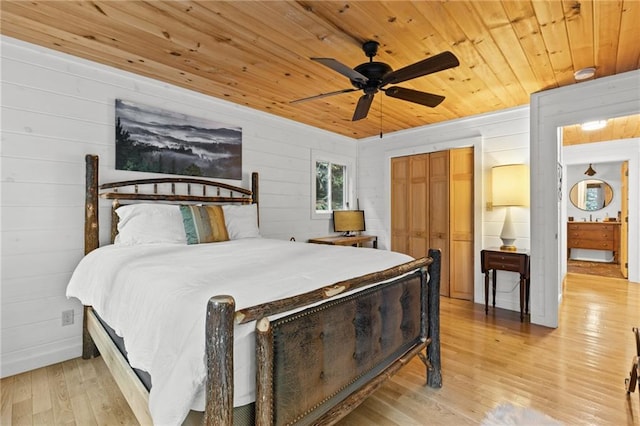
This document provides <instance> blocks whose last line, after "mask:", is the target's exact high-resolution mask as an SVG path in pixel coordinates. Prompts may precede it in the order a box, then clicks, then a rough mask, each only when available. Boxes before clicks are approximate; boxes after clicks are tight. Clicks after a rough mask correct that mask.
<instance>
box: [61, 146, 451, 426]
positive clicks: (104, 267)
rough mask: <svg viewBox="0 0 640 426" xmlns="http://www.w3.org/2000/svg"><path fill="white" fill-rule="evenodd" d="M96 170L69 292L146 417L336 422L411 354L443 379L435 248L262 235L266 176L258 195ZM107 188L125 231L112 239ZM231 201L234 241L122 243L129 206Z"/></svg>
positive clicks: (227, 206) (89, 345)
mask: <svg viewBox="0 0 640 426" xmlns="http://www.w3.org/2000/svg"><path fill="white" fill-rule="evenodd" d="M86 164H87V173H86V177H87V184H86V208H85V255H86V256H85V258H84V259H83V260H82V262H81V263H80V265H78V268H77V269H76V271H75V272H74V276H73V277H72V280H71V282H70V284H69V287H68V289H67V295H68V296H70V297H77V298H78V299H80V300H81V302H82V303H83V304H84V305H85V307H84V325H83V357H84V358H90V357H93V356H97V355H99V354H100V355H102V356H103V358H104V360H105V363H106V364H107V366H108V367H109V369H110V371H111V372H112V374H113V376H114V379H115V380H116V382H117V383H118V385H119V387H120V388H121V390H122V392H123V394H124V396H125V398H126V399H127V401H128V403H129V404H130V406H131V408H132V411H133V412H134V414H135V415H136V417H137V419H138V420H139V421H140V423H141V424H152V423H156V424H181V423H185V424H186V423H189V422H194V423H202V424H207V425H231V424H258V425H271V424H276V425H288V424H333V423H336V422H337V421H339V420H340V419H341V418H342V417H344V416H345V415H346V414H348V413H349V412H350V411H351V410H352V409H353V408H355V407H357V406H358V405H359V404H360V403H361V402H362V401H363V400H364V398H366V397H367V396H368V395H370V394H371V393H372V392H374V391H375V390H376V389H377V388H378V387H380V386H381V385H382V384H383V383H384V381H385V380H386V379H387V378H388V377H390V376H392V375H393V374H394V373H395V372H396V371H397V370H399V369H400V368H401V367H402V366H403V365H405V364H406V363H407V362H409V361H410V360H411V359H413V358H414V357H415V356H418V357H419V358H420V359H421V360H422V362H423V363H424V365H425V373H426V383H427V384H428V385H429V386H431V387H434V388H438V387H440V386H441V385H442V376H441V367H440V341H439V296H438V295H439V276H440V270H439V268H440V252H439V251H438V250H429V253H428V256H425V257H424V258H421V259H412V258H409V257H407V256H405V255H402V254H399V253H393V252H386V251H384V250H374V249H364V248H352V247H334V246H323V245H316V244H306V243H295V242H289V241H277V240H269V239H266V238H262V237H260V236H259V235H256V229H257V224H258V218H257V215H258V213H257V212H258V208H257V207H258V203H259V197H258V176H257V174H255V173H254V174H252V179H251V181H252V185H251V189H250V190H249V189H246V188H241V187H236V186H232V185H228V184H225V183H217V182H212V181H209V180H202V179H196V178H171V177H166V178H154V179H145V180H134V181H122V182H111V183H103V184H98V180H99V179H98V157H97V156H92V155H88V156H87V157H86ZM101 198H102V199H110V200H112V202H113V204H114V208H113V209H112V214H111V241H112V242H114V241H116V242H118V238H120V242H119V243H117V244H107V245H105V246H104V247H100V243H99V240H100V232H99V229H100V227H99V218H98V211H99V199H101ZM136 203H142V204H141V205H137V204H136ZM152 203H159V206H155V205H154V206H151V207H144V206H146V205H147V204H152ZM175 204H179V206H175ZM220 204H223V206H222V207H221V208H222V209H224V212H225V213H224V220H225V227H224V228H225V230H224V231H225V232H227V230H228V233H229V235H228V236H227V237H229V238H227V239H222V240H219V242H212V243H202V244H197V243H194V244H191V243H189V244H179V243H175V242H174V241H169V242H167V241H160V242H158V241H152V242H153V243H155V244H150V243H149V241H147V240H144V238H143V240H144V241H143V244H138V242H137V241H136V242H135V244H126V243H125V241H126V239H127V238H128V237H129V236H130V234H128V233H127V232H124V231H123V230H124V229H125V227H124V226H123V223H124V222H126V220H129V218H128V217H126V216H123V213H122V211H124V210H125V208H123V207H122V206H123V205H128V207H127V208H126V209H128V210H127V211H139V210H141V209H143V207H144V209H147V208H152V209H155V208H158V209H160V208H162V209H165V207H166V209H167V211H171V215H173V214H175V210H176V208H179V209H181V211H182V215H183V216H182V217H183V218H184V217H187V216H185V214H186V213H185V212H186V211H187V210H189V211H191V210H194V211H196V210H197V211H201V209H202V208H204V207H203V206H208V205H220ZM168 205H172V206H171V207H169V206H168ZM161 206H165V207H161ZM231 206H242V207H241V208H240V207H239V208H235V207H231ZM215 208H216V209H217V207H215ZM145 212H146V210H145ZM238 212H242V213H238ZM247 212H252V214H249V215H247ZM163 214H164V213H160V214H158V213H156V211H155V210H154V215H155V216H146V221H144V224H148V223H149V222H153V221H154V220H156V219H157V217H163ZM238 215H239V216H238ZM123 217H124V218H123ZM171 220H174V219H171ZM247 220H249V221H252V222H253V223H254V224H255V229H254V228H252V227H251V226H249V230H248V231H247V230H246V229H245V228H244V226H246V224H247ZM186 223H187V222H186V220H185V224H186ZM239 224H240V225H242V226H239ZM118 225H120V226H118ZM185 226H186V225H185ZM167 228H169V227H167ZM119 230H120V231H119ZM167 232H169V231H167ZM191 237H193V235H192V234H191V233H190V229H189V228H188V227H187V228H186V238H187V239H190V238H191ZM327 265H331V267H330V268H329V267H327ZM121 338H123V339H124V348H123V347H122V345H120V347H119V346H118V344H119V343H120V344H122V343H123V342H122V339H121ZM118 340H121V341H120V342H118ZM145 373H147V376H149V375H150V377H151V380H150V381H151V382H153V386H151V384H150V383H149V381H148V380H145ZM147 379H148V378H147ZM149 389H150V390H149Z"/></svg>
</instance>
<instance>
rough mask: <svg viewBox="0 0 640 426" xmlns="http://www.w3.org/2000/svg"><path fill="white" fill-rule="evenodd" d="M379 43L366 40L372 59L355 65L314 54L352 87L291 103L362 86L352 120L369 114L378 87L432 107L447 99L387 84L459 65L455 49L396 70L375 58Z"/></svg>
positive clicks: (393, 94) (364, 44)
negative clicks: (353, 66)
mask: <svg viewBox="0 0 640 426" xmlns="http://www.w3.org/2000/svg"><path fill="white" fill-rule="evenodd" d="M379 45H380V44H379V43H378V42H377V41H366V42H364V43H363V45H362V50H364V54H365V55H366V56H367V57H368V58H369V62H365V63H363V64H360V65H358V66H357V67H355V68H353V69H351V68H349V67H348V66H346V65H344V64H343V63H341V62H338V61H337V60H335V59H332V58H311V60H313V61H316V62H319V63H321V64H322V65H324V66H326V67H329V68H331V69H332V70H334V71H336V72H338V73H340V74H342V75H344V76H345V77H347V78H348V79H349V80H350V81H351V84H352V85H353V88H349V89H343V90H337V91H335V92H329V93H321V94H319V95H315V96H310V97H308V98H302V99H297V100H295V101H291V103H297V102H304V101H310V100H312V99H319V98H324V97H327V96H333V95H339V94H341V93H349V92H355V91H357V90H362V91H364V95H362V96H361V97H360V99H359V100H358V105H356V110H355V112H354V113H353V118H352V119H351V121H356V120H361V119H363V118H365V117H366V116H367V114H368V113H369V108H370V107H371V102H373V97H374V95H375V94H376V93H377V92H378V91H383V92H384V93H385V94H386V95H387V96H391V97H392V98H397V99H402V100H405V101H409V102H413V103H416V104H420V105H425V106H428V107H432V108H433V107H435V106H438V105H439V104H440V103H441V102H442V101H443V100H444V96H440V95H435V94H433V93H427V92H420V91H418V90H413V89H407V88H404V87H398V86H391V87H387V88H385V87H384V86H386V85H387V84H396V83H401V82H403V81H407V80H411V79H414V78H417V77H422V76H424V75H427V74H432V73H434V72H438V71H443V70H446V69H449V68H454V67H457V66H458V65H460V62H459V61H458V58H456V56H455V55H454V54H453V53H451V52H448V51H446V52H442V53H439V54H437V55H435V56H432V57H430V58H427V59H423V60H422V61H418V62H416V63H413V64H411V65H407V66H406V67H403V68H400V69H399V70H396V71H394V70H393V69H392V68H391V67H390V66H389V65H387V64H385V63H383V62H374V60H373V57H374V56H376V55H377V54H378V46H379Z"/></svg>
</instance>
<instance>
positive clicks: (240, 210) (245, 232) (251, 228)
mask: <svg viewBox="0 0 640 426" xmlns="http://www.w3.org/2000/svg"><path fill="white" fill-rule="evenodd" d="M222 211H223V212H224V223H225V225H226V227H227V233H228V234H229V239H230V240H239V239H241V238H258V237H260V231H259V230H258V205H257V204H246V205H230V204H227V205H224V206H222Z"/></svg>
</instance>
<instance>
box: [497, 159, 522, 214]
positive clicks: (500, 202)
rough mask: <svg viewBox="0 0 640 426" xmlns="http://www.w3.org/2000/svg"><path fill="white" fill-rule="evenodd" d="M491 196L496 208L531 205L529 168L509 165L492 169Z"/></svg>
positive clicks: (520, 165)
mask: <svg viewBox="0 0 640 426" xmlns="http://www.w3.org/2000/svg"><path fill="white" fill-rule="evenodd" d="M491 194H492V196H493V205H494V206H527V205H529V167H527V165H526V164H507V165H504V166H496V167H494V168H493V169H491Z"/></svg>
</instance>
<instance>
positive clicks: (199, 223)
mask: <svg viewBox="0 0 640 426" xmlns="http://www.w3.org/2000/svg"><path fill="white" fill-rule="evenodd" d="M180 213H181V214H182V223H183V225H184V231H185V233H186V234H187V244H200V243H215V242H219V241H228V240H229V235H228V233H227V228H226V226H225V225H224V213H223V211H222V207H220V206H180Z"/></svg>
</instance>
